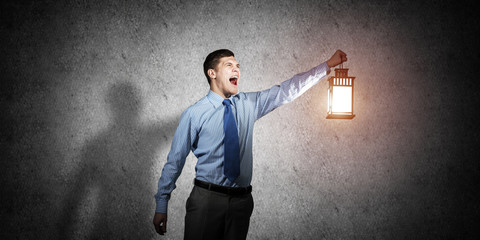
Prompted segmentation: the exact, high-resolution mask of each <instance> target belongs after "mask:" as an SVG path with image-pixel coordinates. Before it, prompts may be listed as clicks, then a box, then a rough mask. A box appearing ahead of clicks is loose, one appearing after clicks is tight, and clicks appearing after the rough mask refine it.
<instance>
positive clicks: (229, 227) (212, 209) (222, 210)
mask: <svg viewBox="0 0 480 240" xmlns="http://www.w3.org/2000/svg"><path fill="white" fill-rule="evenodd" d="M186 208H187V214H186V216H185V237H184V239H186V240H191V239H205V240H207V239H208V240H217V239H218V240H221V239H225V240H227V239H228V240H230V239H242V240H243V239H246V238H247V233H248V226H249V224H250V216H251V215H252V211H253V198H252V194H251V193H247V194H244V195H240V196H231V195H228V194H224V193H218V192H214V191H210V190H208V189H204V188H201V187H197V186H194V187H193V190H192V192H191V193H190V196H189V197H188V199H187V204H186Z"/></svg>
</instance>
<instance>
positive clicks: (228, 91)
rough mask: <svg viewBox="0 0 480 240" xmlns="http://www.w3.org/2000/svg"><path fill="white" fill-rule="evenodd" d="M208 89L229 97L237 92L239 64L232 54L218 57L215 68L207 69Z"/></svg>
mask: <svg viewBox="0 0 480 240" xmlns="http://www.w3.org/2000/svg"><path fill="white" fill-rule="evenodd" d="M208 75H209V76H210V79H211V82H210V89H211V90H212V91H214V92H215V93H217V94H218V95H220V96H222V97H223V98H229V97H230V96H232V95H235V94H237V93H238V80H239V79H240V64H238V62H237V60H235V58H234V57H233V56H231V57H223V58H220V60H219V62H218V65H217V67H216V68H215V69H209V70H208Z"/></svg>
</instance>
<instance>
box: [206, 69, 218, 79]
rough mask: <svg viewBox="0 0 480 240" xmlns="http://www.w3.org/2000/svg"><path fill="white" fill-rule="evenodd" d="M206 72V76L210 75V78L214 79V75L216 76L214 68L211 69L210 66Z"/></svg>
mask: <svg viewBox="0 0 480 240" xmlns="http://www.w3.org/2000/svg"><path fill="white" fill-rule="evenodd" d="M207 73H208V76H209V77H210V79H215V78H216V76H217V74H216V72H215V70H213V69H211V68H210V69H208V71H207Z"/></svg>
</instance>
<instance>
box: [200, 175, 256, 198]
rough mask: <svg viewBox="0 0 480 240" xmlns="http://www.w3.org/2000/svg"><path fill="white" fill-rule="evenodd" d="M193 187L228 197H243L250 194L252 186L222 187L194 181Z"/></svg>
mask: <svg viewBox="0 0 480 240" xmlns="http://www.w3.org/2000/svg"><path fill="white" fill-rule="evenodd" d="M194 184H195V186H197V187H201V188H205V189H208V190H210V191H214V192H219V193H225V194H228V195H243V194H247V193H251V192H252V186H251V185H250V186H248V187H224V186H220V185H216V184H213V183H208V182H204V181H200V180H198V179H195V181H194Z"/></svg>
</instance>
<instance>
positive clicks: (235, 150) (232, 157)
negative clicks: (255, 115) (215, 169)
mask: <svg viewBox="0 0 480 240" xmlns="http://www.w3.org/2000/svg"><path fill="white" fill-rule="evenodd" d="M223 104H224V105H225V114H224V115H223V130H224V131H225V139H224V144H223V149H224V155H225V162H224V167H223V173H224V174H225V176H226V177H227V178H228V180H230V182H233V181H235V179H237V177H238V175H240V144H239V143H238V131H237V125H236V124H235V119H234V117H233V113H232V108H231V106H230V100H228V99H225V100H223Z"/></svg>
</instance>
